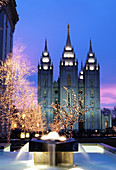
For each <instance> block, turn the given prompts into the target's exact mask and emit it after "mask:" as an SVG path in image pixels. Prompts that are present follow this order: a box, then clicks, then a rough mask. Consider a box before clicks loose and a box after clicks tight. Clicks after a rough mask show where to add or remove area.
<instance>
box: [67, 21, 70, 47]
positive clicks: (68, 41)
mask: <svg viewBox="0 0 116 170" xmlns="http://www.w3.org/2000/svg"><path fill="white" fill-rule="evenodd" d="M67 26H68V35H67V41H66V47H70V48H71V41H70V35H69V27H70V26H69V24H68V25H67Z"/></svg>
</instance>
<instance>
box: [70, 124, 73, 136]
mask: <svg viewBox="0 0 116 170" xmlns="http://www.w3.org/2000/svg"><path fill="white" fill-rule="evenodd" d="M72 128H73V125H72V124H71V125H70V138H72V137H73V134H72Z"/></svg>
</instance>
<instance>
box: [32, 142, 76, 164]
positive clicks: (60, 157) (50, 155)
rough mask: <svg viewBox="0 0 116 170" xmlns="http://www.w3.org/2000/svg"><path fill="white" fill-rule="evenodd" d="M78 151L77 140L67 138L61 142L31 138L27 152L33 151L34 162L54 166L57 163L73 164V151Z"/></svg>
mask: <svg viewBox="0 0 116 170" xmlns="http://www.w3.org/2000/svg"><path fill="white" fill-rule="evenodd" d="M77 151H78V142H77V140H75V139H67V140H65V141H63V142H61V141H57V140H56V141H55V140H54V141H53V140H32V141H30V142H29V152H34V163H35V164H47V165H50V166H56V165H59V164H67V163H68V164H70V165H73V153H74V152H77Z"/></svg>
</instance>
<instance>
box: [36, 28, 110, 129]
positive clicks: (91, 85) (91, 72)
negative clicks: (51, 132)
mask: <svg viewBox="0 0 116 170" xmlns="http://www.w3.org/2000/svg"><path fill="white" fill-rule="evenodd" d="M64 87H66V88H67V89H68V94H67V93H66V90H65V89H64ZM38 89H39V90H38V102H41V103H42V110H43V112H45V113H46V117H47V123H48V124H49V122H53V117H54V115H53V114H52V113H51V112H50V110H51V109H52V108H51V106H50V105H51V103H52V102H54V103H56V102H58V103H59V104H60V105H63V99H66V100H67V101H68V102H69V100H70V103H71V100H72V99H71V96H72V90H73V91H74V92H75V94H76V95H78V94H79V95H80V96H81V98H82V99H83V103H82V107H83V108H84V107H85V106H87V107H88V108H92V109H91V110H89V111H88V112H86V113H85V114H83V115H82V118H83V120H84V121H83V122H76V123H75V124H74V127H73V129H74V130H77V131H80V130H82V129H83V130H85V131H88V130H90V129H91V130H93V131H96V132H97V131H105V124H106V122H105V117H103V116H102V115H101V109H100V66H99V64H98V63H97V58H96V57H95V53H94V52H93V50H92V43H91V40H90V47H89V50H88V53H87V58H86V61H85V64H84V65H83V63H81V69H80V71H78V60H77V59H76V56H75V53H74V49H73V48H72V45H71V40H70V33H69V25H68V33H67V40H66V46H65V47H64V50H63V53H62V58H61V60H60V66H59V78H58V80H57V81H54V82H53V65H52V63H51V57H50V54H49V52H48V49H47V40H46V41H45V49H44V52H43V53H42V57H41V61H40V63H39V64H38ZM78 102H79V99H78ZM107 122H109V123H107V124H108V127H111V119H107ZM48 129H49V126H48Z"/></svg>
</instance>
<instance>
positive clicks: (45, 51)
mask: <svg viewBox="0 0 116 170" xmlns="http://www.w3.org/2000/svg"><path fill="white" fill-rule="evenodd" d="M47 52H48V51H47V39H45V49H44V53H47Z"/></svg>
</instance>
